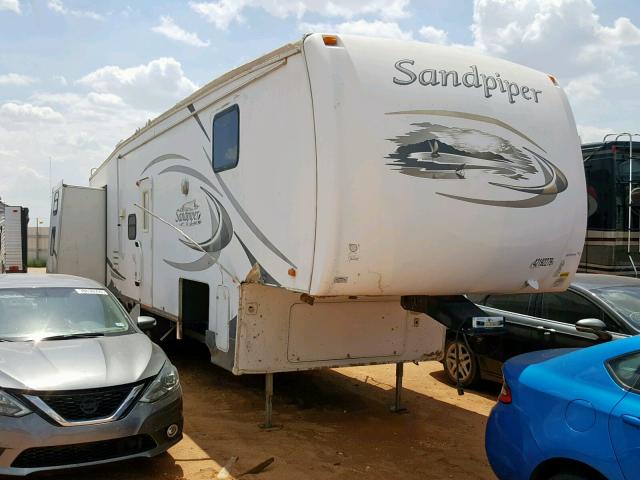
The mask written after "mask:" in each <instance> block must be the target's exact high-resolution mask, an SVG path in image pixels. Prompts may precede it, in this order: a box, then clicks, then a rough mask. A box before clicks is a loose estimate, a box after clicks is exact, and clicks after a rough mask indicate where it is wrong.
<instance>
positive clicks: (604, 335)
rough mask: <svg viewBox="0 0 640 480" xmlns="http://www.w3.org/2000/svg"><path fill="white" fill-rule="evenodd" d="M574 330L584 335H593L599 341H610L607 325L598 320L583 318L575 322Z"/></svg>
mask: <svg viewBox="0 0 640 480" xmlns="http://www.w3.org/2000/svg"><path fill="white" fill-rule="evenodd" d="M576 330H577V331H579V332H584V333H593V334H594V335H596V336H597V337H598V338H599V339H600V340H611V334H610V333H609V332H607V324H606V323H604V322H603V321H602V320H600V319H599V318H583V319H582V320H578V321H577V322H576Z"/></svg>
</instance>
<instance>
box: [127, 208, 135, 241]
mask: <svg viewBox="0 0 640 480" xmlns="http://www.w3.org/2000/svg"><path fill="white" fill-rule="evenodd" d="M136 229H137V218H136V214H135V213H130V214H129V216H128V217H127V237H128V238H129V240H135V239H136V235H137V232H136Z"/></svg>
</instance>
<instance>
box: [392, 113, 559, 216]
mask: <svg viewBox="0 0 640 480" xmlns="http://www.w3.org/2000/svg"><path fill="white" fill-rule="evenodd" d="M387 115H416V116H421V117H423V118H425V117H427V118H428V120H429V121H421V122H416V123H412V124H411V126H412V127H413V128H412V130H411V131H409V132H408V133H406V134H404V135H400V136H398V137H395V138H393V139H390V140H391V141H392V142H394V143H395V145H396V149H395V151H393V152H392V153H391V154H389V155H388V157H387V158H389V159H391V160H393V161H392V162H391V163H389V164H388V165H390V166H391V167H393V168H394V169H395V170H397V171H399V172H400V173H402V174H404V175H411V176H414V177H421V178H426V179H449V180H456V181H466V182H474V183H477V182H478V181H484V182H486V184H487V185H490V186H492V187H499V188H501V189H507V190H513V191H516V192H520V193H527V194H531V195H532V196H531V197H528V198H518V199H514V200H508V199H504V200H503V199H501V200H494V199H490V198H475V197H467V196H460V195H453V194H451V193H445V192H436V193H438V194H439V195H442V196H444V197H448V198H452V199H455V200H460V201H465V202H470V203H476V204H481V205H491V206H499V207H511V208H531V207H539V206H542V205H546V204H549V203H551V202H552V201H553V200H555V198H556V196H557V195H558V194H560V193H562V192H563V191H565V190H566V189H567V187H568V181H567V178H566V176H565V175H564V173H562V171H560V169H559V168H558V167H556V166H555V165H554V164H553V163H551V162H550V161H549V160H548V159H547V158H545V156H544V155H546V152H545V150H544V149H543V148H542V147H540V146H539V145H538V144H537V143H535V142H534V141H533V140H532V139H530V138H529V137H527V136H526V135H524V134H523V133H521V132H519V131H517V130H516V129H514V128H513V127H511V126H510V125H507V124H505V123H504V122H502V121H500V120H498V119H495V118H492V117H487V116H483V115H475V114H469V113H464V112H452V111H446V110H414V111H402V112H390V113H388V114H387ZM452 118H453V119H463V120H472V121H473V124H474V125H482V124H483V123H484V124H487V125H491V128H490V129H491V130H492V131H495V130H496V127H499V128H501V129H504V130H506V131H507V132H508V133H510V134H515V135H516V136H517V137H519V140H521V141H518V142H515V141H512V140H509V139H508V138H506V137H508V136H509V135H507V134H506V133H505V136H504V137H503V136H500V135H498V134H496V133H489V132H488V131H484V130H483V129H481V127H478V128H471V127H461V126H457V125H456V126H453V125H451V123H454V122H451V119H452ZM455 123H456V124H460V121H456V122H455ZM469 123H470V122H466V124H469ZM487 130H489V128H488V129H487ZM540 176H542V177H543V178H544V180H543V181H542V183H540V182H539V181H538V182H537V183H535V180H534V178H536V177H540ZM496 177H497V179H500V180H499V181H498V180H497V179H496Z"/></svg>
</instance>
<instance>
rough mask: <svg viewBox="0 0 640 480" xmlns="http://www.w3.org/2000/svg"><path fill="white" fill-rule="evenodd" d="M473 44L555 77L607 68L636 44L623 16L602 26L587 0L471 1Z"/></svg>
mask: <svg viewBox="0 0 640 480" xmlns="http://www.w3.org/2000/svg"><path fill="white" fill-rule="evenodd" d="M471 30H472V32H473V35H474V40H475V45H476V46H477V47H478V48H480V49H483V50H485V51H487V52H489V53H493V54H497V55H500V56H503V57H507V58H509V59H512V60H515V61H517V62H519V63H523V64H526V65H529V66H533V67H534V68H540V69H543V70H547V71H549V72H550V73H554V74H556V75H558V76H561V77H562V76H578V75H582V74H585V73H590V72H591V71H593V70H594V69H595V68H596V67H598V66H599V67H600V69H603V67H609V66H612V65H613V64H614V63H615V62H616V60H617V59H620V58H622V57H624V54H625V49H630V48H631V47H633V46H637V45H640V30H638V28H637V27H636V26H635V25H633V24H632V23H631V21H630V20H629V19H627V18H624V17H621V18H618V19H617V20H616V21H615V22H614V24H613V26H612V27H608V26H606V25H603V24H602V23H601V22H600V18H599V17H598V15H596V13H595V6H594V5H593V2H592V0H518V1H512V0H475V7H474V14H473V25H472V26H471Z"/></svg>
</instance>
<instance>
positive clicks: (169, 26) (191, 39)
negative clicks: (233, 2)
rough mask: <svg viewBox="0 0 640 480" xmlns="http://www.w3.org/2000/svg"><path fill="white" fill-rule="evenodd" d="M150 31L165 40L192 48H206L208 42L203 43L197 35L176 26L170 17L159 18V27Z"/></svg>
mask: <svg viewBox="0 0 640 480" xmlns="http://www.w3.org/2000/svg"><path fill="white" fill-rule="evenodd" d="M151 30H153V31H154V32H156V33H159V34H161V35H164V36H165V37H167V38H170V39H172V40H176V41H178V42H182V43H186V44H187V45H191V46H192V47H208V46H209V41H206V42H205V41H203V40H201V39H200V37H198V34H197V33H191V32H187V31H185V30H183V29H182V28H181V27H180V26H178V25H177V24H176V23H175V22H174V21H173V18H171V17H161V18H160V25H156V26H155V27H153V28H152V29H151Z"/></svg>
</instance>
